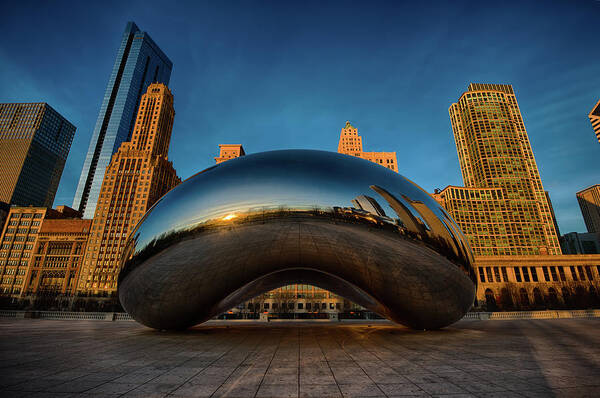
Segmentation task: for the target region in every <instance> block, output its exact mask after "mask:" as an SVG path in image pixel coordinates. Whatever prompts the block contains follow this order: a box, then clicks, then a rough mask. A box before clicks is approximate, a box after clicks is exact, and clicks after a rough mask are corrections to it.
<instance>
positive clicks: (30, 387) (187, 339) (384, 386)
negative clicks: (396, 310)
mask: <svg viewBox="0 0 600 398" xmlns="http://www.w3.org/2000/svg"><path fill="white" fill-rule="evenodd" d="M223 325H227V326H229V327H227V328H226V327H223ZM599 327H600V320H598V319H557V320H527V321H519V320H515V321H461V322H459V323H457V324H455V325H452V326H450V327H448V328H446V329H444V330H443V331H427V332H420V331H411V330H409V329H406V328H403V327H399V326H395V325H393V324H391V323H387V322H381V323H378V324H376V325H371V326H370V327H369V326H367V325H365V324H360V323H345V322H340V323H331V324H327V323H317V322H305V323H303V322H298V323H291V322H290V323H285V322H281V323H277V324H275V323H273V324H259V323H245V324H239V323H235V322H230V323H227V324H224V323H215V322H208V323H207V324H205V325H202V326H199V327H196V328H193V329H191V330H189V331H186V332H183V333H175V332H156V331H153V330H150V329H147V328H145V327H143V326H140V325H138V324H136V323H134V322H96V321H72V322H69V321H49V320H32V319H26V320H14V319H0V334H1V335H2V336H3V338H2V339H0V358H1V359H2V361H0V396H1V397H17V398H18V397H23V396H26V397H59V398H60V397H63V398H73V397H78V398H92V397H94V398H95V397H107V398H116V397H118V396H120V397H126V398H142V397H143V398H163V397H166V396H170V397H204V396H206V397H208V396H213V397H221V396H223V397H239V398H242V397H254V396H256V397H285V396H292V397H321V396H324V397H328V396H331V397H339V396H340V395H342V394H343V396H352V397H359V396H365V397H366V396H388V397H396V396H397V397H400V396H448V397H451V396H452V397H455V398H457V397H471V396H477V397H489V398H492V397H513V396H514V397H516V396H521V397H523V396H525V397H545V396H559V397H571V396H573V397H588V396H590V397H596V396H598V394H597V391H599V390H600V334H599V333H597V330H598V329H599ZM15 347H18V349H16V348H15Z"/></svg>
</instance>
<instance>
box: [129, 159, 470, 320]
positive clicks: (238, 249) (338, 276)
mask: <svg viewBox="0 0 600 398" xmlns="http://www.w3.org/2000/svg"><path fill="white" fill-rule="evenodd" d="M121 262H122V264H121V267H122V268H121V272H120V274H119V282H118V286H119V288H118V290H119V299H120V301H121V304H122V305H123V307H124V308H125V310H126V311H127V312H128V313H129V314H131V316H132V317H133V318H134V319H135V320H137V321H138V322H140V323H142V324H144V325H147V326H149V327H152V328H156V329H184V328H187V327H190V326H193V325H196V324H198V323H201V322H204V321H206V320H208V319H210V318H211V317H213V316H215V315H217V314H220V313H222V312H224V311H226V310H228V309H230V308H232V307H234V306H236V305H237V304H239V303H241V302H244V301H246V300H249V299H251V298H252V297H255V296H257V295H258V294H261V293H264V292H266V291H269V290H271V289H274V288H277V287H280V286H282V285H286V284H291V283H307V284H313V285H316V286H320V287H322V288H325V289H327V290H330V291H332V292H334V293H336V294H339V295H340V296H343V297H345V298H347V299H349V300H351V301H354V302H355V303H357V304H360V305H362V306H364V307H366V308H368V309H370V310H372V311H375V312H377V313H379V314H381V315H383V316H385V317H387V318H388V319H391V320H393V321H395V322H398V323H400V324H403V325H406V326H409V327H412V328H418V329H435V328H440V327H444V326H447V325H449V324H451V323H453V322H455V321H457V320H459V319H460V318H461V317H463V316H464V314H465V313H466V312H467V311H468V310H469V308H470V307H471V304H472V303H473V300H474V297H475V289H476V285H477V279H476V277H475V273H474V270H473V265H472V264H473V261H472V253H471V249H470V248H469V245H468V243H467V241H466V239H465V237H464V235H463V234H462V233H461V232H460V230H459V228H458V226H457V225H456V223H455V222H454V221H453V220H452V219H451V218H450V216H449V215H448V213H447V212H446V211H445V210H444V209H443V208H442V207H441V206H440V205H439V204H438V203H437V202H436V201H435V200H434V199H433V198H431V196H429V195H428V194H427V193H426V192H425V191H424V190H422V189H421V188H420V187H419V186H417V185H416V184H415V183H413V182H412V181H410V180H408V179H406V178H405V177H403V176H401V175H400V174H397V173H394V172H393V171H391V170H389V169H387V168H385V167H382V166H380V165H377V164H374V163H371V162H368V161H366V160H363V159H359V158H355V157H352V156H347V155H340V154H337V153H332V152H323V151H310V150H287V151H273V152H263V153H257V154H254V155H248V156H245V157H242V158H237V159H232V160H229V161H227V162H225V163H221V164H219V165H217V166H214V167H210V168H208V169H206V170H204V171H202V172H200V173H198V174H196V175H194V176H193V177H191V178H189V179H187V180H186V181H184V182H183V183H182V184H180V185H179V186H177V187H176V188H174V189H173V190H172V191H170V192H169V193H168V194H166V195H165V196H163V197H162V198H161V199H160V200H159V201H158V202H157V203H156V204H155V205H154V206H153V207H152V208H151V209H150V210H149V211H148V212H147V213H146V215H145V216H144V218H143V219H142V220H141V221H140V222H139V224H138V225H137V226H136V228H135V230H134V231H133V233H132V234H131V235H130V238H129V241H128V243H127V246H126V249H125V252H124V254H123V257H122V259H121Z"/></svg>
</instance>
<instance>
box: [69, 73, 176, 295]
mask: <svg viewBox="0 0 600 398" xmlns="http://www.w3.org/2000/svg"><path fill="white" fill-rule="evenodd" d="M174 117H175V110H174V108H173V95H172V94H171V91H170V90H169V88H168V87H167V86H165V85H164V84H154V83H153V84H151V85H150V86H149V87H148V90H147V92H146V93H145V94H144V95H143V96H142V99H141V102H140V107H139V111H138V114H137V118H136V119H135V126H134V130H133V135H132V137H131V141H128V142H123V143H122V144H121V146H120V147H119V150H118V151H117V153H115V154H114V155H113V157H112V160H111V162H110V164H109V166H108V168H107V169H106V173H105V175H104V181H103V182H102V186H101V190H100V193H99V197H98V205H97V206H96V212H95V214H94V220H93V223H92V229H91V234H90V241H89V244H88V245H87V249H86V253H85V259H84V264H83V267H82V271H81V274H80V277H79V282H78V288H77V290H78V292H80V293H82V294H89V295H102V294H104V295H110V294H112V293H114V292H115V291H116V289H117V277H118V274H119V260H120V257H121V254H122V253H123V249H124V247H125V243H126V240H127V237H128V234H129V232H130V231H131V230H132V229H133V228H134V227H135V225H136V224H137V222H138V221H139V220H140V219H141V218H142V216H143V215H144V213H145V212H146V210H148V209H149V208H150V207H151V206H152V205H153V204H154V203H155V202H156V201H157V200H158V199H160V197H161V196H163V195H164V194H166V193H167V192H168V191H170V190H171V189H172V188H174V187H175V186H176V185H177V184H179V183H180V182H181V179H180V178H179V177H178V176H177V173H176V171H175V169H174V168H173V163H172V162H170V161H169V159H168V153H169V144H170V140H171V131H172V128H173V120H174Z"/></svg>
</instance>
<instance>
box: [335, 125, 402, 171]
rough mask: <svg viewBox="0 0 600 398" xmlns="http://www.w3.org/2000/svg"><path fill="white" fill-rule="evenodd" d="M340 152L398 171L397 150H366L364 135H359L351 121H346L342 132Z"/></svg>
mask: <svg viewBox="0 0 600 398" xmlns="http://www.w3.org/2000/svg"><path fill="white" fill-rule="evenodd" d="M338 153H343V154H345V155H351V156H356V157H359V158H362V159H366V160H369V161H371V162H373V163H377V164H379V165H381V166H383V167H387V168H388V169H390V170H393V171H395V172H396V173H397V172H398V159H397V158H396V152H364V151H363V142H362V137H361V136H360V135H358V130H357V129H356V127H354V126H352V124H350V122H346V126H345V127H343V128H342V131H341V132H340V141H339V143H338Z"/></svg>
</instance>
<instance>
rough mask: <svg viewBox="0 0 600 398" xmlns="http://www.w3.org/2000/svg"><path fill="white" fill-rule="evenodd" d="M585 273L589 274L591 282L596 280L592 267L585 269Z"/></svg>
mask: <svg viewBox="0 0 600 398" xmlns="http://www.w3.org/2000/svg"><path fill="white" fill-rule="evenodd" d="M585 273H586V274H587V277H588V279H589V280H591V281H593V280H594V276H593V275H592V267H585Z"/></svg>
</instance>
